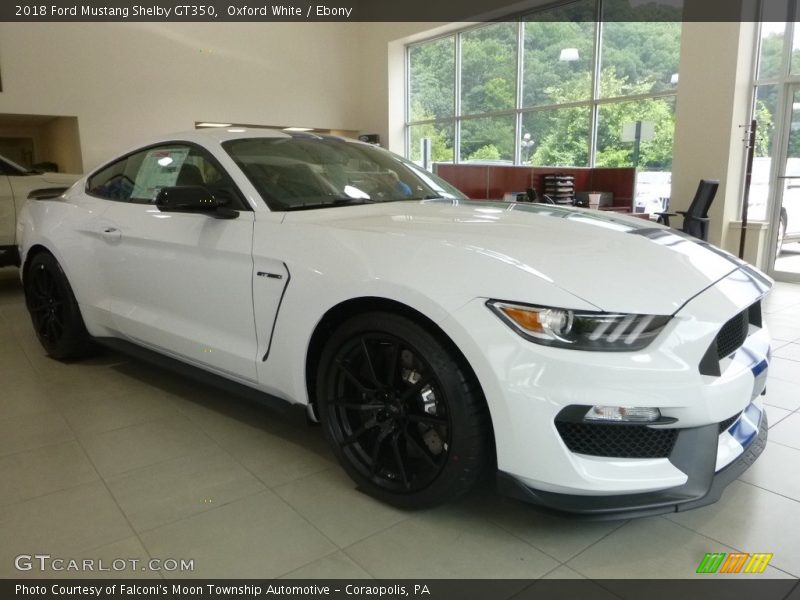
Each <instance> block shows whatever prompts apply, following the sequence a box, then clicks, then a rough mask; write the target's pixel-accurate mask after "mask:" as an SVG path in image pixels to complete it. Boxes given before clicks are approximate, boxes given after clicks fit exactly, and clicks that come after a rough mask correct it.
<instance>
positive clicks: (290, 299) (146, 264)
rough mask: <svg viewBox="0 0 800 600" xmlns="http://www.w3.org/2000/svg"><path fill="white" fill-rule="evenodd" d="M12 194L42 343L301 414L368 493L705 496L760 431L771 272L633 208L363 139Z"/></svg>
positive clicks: (217, 142)
mask: <svg viewBox="0 0 800 600" xmlns="http://www.w3.org/2000/svg"><path fill="white" fill-rule="evenodd" d="M46 196H47V194H44V195H42V196H40V197H39V198H38V199H31V200H29V201H28V202H27V204H26V205H25V208H24V210H23V211H22V214H21V215H20V219H19V223H18V239H19V240H20V243H21V247H20V254H21V257H22V260H23V268H22V279H23V283H24V288H25V294H26V301H27V306H28V310H29V311H30V314H31V317H32V320H33V325H34V327H35V329H36V332H37V334H38V337H39V339H40V340H41V343H42V344H43V346H44V347H45V349H46V350H47V352H48V353H49V354H50V355H51V356H53V357H55V358H75V357H79V356H81V355H82V354H84V353H85V352H86V351H87V350H88V349H89V348H90V346H91V345H92V344H93V343H94V342H97V341H99V342H102V343H105V344H108V345H111V346H115V347H117V348H124V349H129V350H131V351H133V352H137V353H139V354H140V355H143V356H151V357H152V356H154V355H157V356H158V360H159V362H161V363H165V362H169V363H173V364H174V365H176V366H182V367H183V368H184V369H185V370H187V371H190V372H192V373H194V374H195V375H196V376H198V377H203V378H206V379H214V380H215V381H217V382H220V381H224V382H227V385H228V386H229V387H236V388H238V389H240V390H249V391H250V392H254V393H255V394H256V395H257V396H258V397H259V398H261V399H264V400H267V399H276V398H277V399H279V400H281V401H285V402H289V403H300V404H304V405H306V406H307V409H308V412H309V414H310V416H311V418H312V419H314V420H319V421H321V423H322V426H323V429H324V432H325V435H326V437H327V438H328V440H329V441H330V443H331V446H332V448H333V452H334V453H335V454H336V456H337V457H338V459H339V461H340V462H341V463H342V465H343V467H344V468H345V469H346V471H347V472H348V473H349V474H350V476H351V477H352V478H353V479H354V480H355V481H356V482H357V484H358V485H359V486H360V487H361V488H362V489H363V490H365V491H366V492H368V493H370V494H372V495H374V496H376V497H378V498H381V499H383V500H385V501H387V502H390V503H392V504H395V505H399V506H403V507H419V506H426V505H431V504H435V503H438V502H442V501H445V500H447V499H450V498H452V497H455V496H458V495H459V494H463V493H464V492H466V491H467V490H469V489H470V488H471V487H472V486H473V485H474V484H475V483H476V482H477V481H478V480H479V478H481V476H482V475H483V474H485V473H487V472H489V473H491V472H494V471H496V472H497V474H498V477H499V480H500V482H501V484H502V485H501V488H502V489H503V490H504V491H505V492H507V493H512V494H514V495H516V496H519V497H521V498H524V499H527V500H529V501H531V502H534V503H537V504H539V505H543V506H545V507H548V508H552V509H557V510H562V511H570V512H577V513H584V514H589V515H600V516H603V515H621V514H626V515H627V514H654V513H659V512H668V511H675V510H684V509H686V508H691V507H694V506H699V505H702V504H708V503H710V502H713V501H715V500H716V499H717V498H718V497H719V495H720V493H721V492H722V489H723V488H724V487H725V485H726V484H728V483H729V482H730V481H731V480H732V479H734V478H735V477H737V476H738V475H739V474H740V473H741V472H742V471H744V470H745V469H746V468H747V467H748V466H749V465H750V464H751V463H752V461H753V460H754V459H755V457H756V456H757V455H758V454H759V453H760V452H761V450H762V449H763V446H764V442H765V440H766V417H765V415H764V411H763V408H762V404H761V399H760V395H761V394H762V393H763V391H764V389H765V380H766V371H767V364H768V361H769V354H770V350H769V347H770V346H769V338H768V334H767V331H766V329H765V328H764V326H763V324H762V319H761V300H762V299H763V297H764V295H765V294H766V293H767V291H768V290H769V288H770V286H771V281H770V280H769V279H768V278H767V277H765V276H764V275H762V274H761V273H759V272H757V271H756V270H754V269H752V268H751V267H749V266H748V265H746V264H745V263H743V262H741V261H739V260H738V259H736V258H734V257H733V256H731V255H729V254H727V253H725V252H723V251H721V250H719V249H717V248H715V247H713V246H710V245H708V244H706V243H702V242H699V241H698V240H694V239H692V238H688V237H685V236H683V235H682V234H680V233H676V232H675V231H672V230H670V229H666V228H663V227H661V226H658V225H654V224H652V223H650V222H648V221H643V220H641V219H637V218H633V217H623V216H619V215H614V214H606V213H602V212H598V211H591V210H583V209H575V208H567V207H561V206H553V205H545V204H541V205H539V204H525V203H510V204H502V203H491V202H473V201H469V200H468V199H466V198H465V197H464V196H463V195H462V194H460V193H459V192H458V191H457V190H455V189H453V188H452V187H451V186H449V185H448V184H446V183H444V182H443V181H441V180H439V179H437V178H436V177H435V176H433V175H431V174H430V173H428V172H426V171H424V170H422V169H420V168H419V167H417V166H415V165H414V164H412V163H410V162H408V161H405V160H403V159H400V158H398V157H397V156H394V155H392V154H391V153H389V152H387V151H385V150H382V149H380V148H376V147H374V146H371V145H368V144H363V143H359V142H354V141H349V140H344V139H341V138H335V137H323V136H317V135H313V134H308V133H304V134H286V133H283V132H273V131H250V130H244V129H229V130H224V129H222V130H204V131H193V132H190V133H186V134H183V135H177V136H172V137H169V138H165V139H161V140H157V141H154V142H153V143H152V144H151V145H148V146H145V147H141V148H137V149H134V150H131V151H130V152H128V153H127V154H125V155H123V156H121V157H119V158H116V159H114V160H112V161H111V162H109V163H107V164H105V165H103V166H101V167H100V168H98V169H96V170H95V171H94V172H92V173H91V174H89V175H88V176H87V177H85V178H84V179H82V180H80V181H79V182H78V183H77V184H76V185H74V186H73V187H72V188H71V189H69V190H68V191H67V192H65V193H63V194H62V195H58V196H57V197H51V198H47V197H46Z"/></svg>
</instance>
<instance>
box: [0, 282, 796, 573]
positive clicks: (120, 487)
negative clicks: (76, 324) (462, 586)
mask: <svg viewBox="0 0 800 600" xmlns="http://www.w3.org/2000/svg"><path fill="white" fill-rule="evenodd" d="M766 310H767V312H768V315H767V320H768V323H769V325H770V327H771V331H772V334H773V337H774V338H775V340H776V341H775V345H774V349H775V352H774V356H775V358H774V360H773V362H772V365H771V372H770V380H769V387H768V395H767V396H766V403H767V404H768V408H767V412H768V414H769V419H770V424H771V431H770V441H769V443H768V445H767V449H766V451H765V453H764V454H763V455H762V457H761V458H760V460H759V461H758V462H757V463H756V465H755V466H754V467H753V468H752V469H751V470H750V471H748V472H747V473H745V475H744V476H743V477H742V479H741V480H740V481H736V482H734V483H733V484H732V485H731V486H730V487H729V488H728V490H727V492H726V493H725V495H724V497H723V498H722V500H721V501H720V502H719V503H717V504H715V505H712V506H710V507H706V508H702V509H699V510H695V511H690V512H688V513H683V514H679V515H670V516H667V517H652V518H646V519H636V520H630V521H617V522H586V521H581V520H577V519H571V518H562V517H555V516H550V515H545V514H543V513H541V512H539V511H538V510H536V509H534V508H531V507H529V506H526V505H523V504H520V503H517V502H514V501H511V500H507V499H504V498H501V497H498V496H497V495H495V494H494V493H493V492H491V491H489V490H481V491H478V492H476V493H474V494H472V495H471V496H470V497H468V498H466V499H464V500H463V501H461V502H458V503H456V504H453V505H449V506H445V507H441V508H438V509H435V510H428V511H423V512H417V513H408V512H401V511H398V510H394V509H392V508H389V507H387V506H384V505H382V504H380V503H378V502H376V501H373V500H372V499H370V498H368V497H366V496H364V495H363V494H361V493H359V492H358V491H356V490H355V489H354V488H353V485H352V483H351V482H350V480H349V479H348V478H347V477H346V476H345V475H344V474H343V472H342V471H341V469H340V468H339V467H338V466H337V465H336V464H335V463H334V461H333V458H332V456H331V454H330V453H329V452H328V450H327V448H326V446H325V443H324V441H323V439H322V434H321V431H320V429H319V428H309V427H307V426H306V425H305V423H304V421H303V419H302V418H300V415H299V414H297V413H290V414H289V415H288V416H280V415H277V414H275V413H271V412H269V411H268V410H266V409H261V408H259V407H258V406H254V405H251V404H248V403H246V402H244V401H240V400H238V399H237V398H234V397H230V396H226V395H225V394H223V393H219V392H215V391H213V390H208V389H205V388H203V387H201V386H199V385H196V384H193V383H192V382H191V381H188V380H185V379H181V378H180V377H178V376H174V375H171V374H169V373H166V372H163V371H161V370H158V369H155V368H152V367H149V366H147V365H145V364H143V363H139V362H136V361H133V360H128V359H126V358H124V357H120V356H118V355H114V354H111V353H105V354H103V355H101V356H99V357H97V358H95V359H92V360H89V361H86V362H80V363H74V364H69V365H65V364H61V363H58V362H56V361H53V360H51V359H49V358H47V357H46V356H45V355H44V354H43V352H42V350H41V348H40V346H39V345H38V343H37V341H36V339H35V337H34V334H33V331H32V329H31V326H30V323H29V320H28V315H27V313H26V311H25V308H24V306H23V299H22V292H21V289H20V286H19V283H18V279H17V271H16V270H15V269H0V482H1V483H0V532H2V534H0V577H2V578H10V577H17V576H25V575H26V573H21V572H19V571H16V570H15V567H14V559H15V557H16V556H18V555H20V554H49V555H51V556H52V557H54V558H55V557H60V558H64V559H79V560H83V559H103V560H104V561H105V564H106V565H109V564H111V561H112V560H114V559H123V560H125V559H136V558H138V559H141V560H146V559H147V558H148V557H153V558H160V559H162V560H165V559H169V558H172V559H177V560H180V559H187V560H188V559H193V560H194V571H193V572H191V573H174V574H172V575H171V576H176V577H178V576H191V577H259V578H269V577H280V576H285V577H323V578H360V577H376V578H394V577H413V578H436V577H493V578H526V579H530V578H539V577H551V578H576V577H581V576H585V577H591V578H601V577H605V578H629V577H642V578H686V577H692V576H693V575H694V573H695V570H696V568H697V566H698V564H699V562H700V560H701V559H702V558H703V556H704V554H705V553H706V552H730V551H732V550H734V549H735V550H738V551H742V552H772V553H774V558H773V559H772V562H771V564H770V567H769V568H768V571H767V572H766V573H765V575H766V576H770V577H791V576H793V577H798V576H800V536H798V531H800V285H789V284H778V285H777V286H776V289H775V291H774V292H773V294H772V295H771V297H770V298H769V300H768V302H767V305H766ZM89 574H90V573H80V574H79V573H65V572H61V573H51V574H50V576H56V575H60V576H64V575H73V576H77V575H80V576H85V575H89ZM27 575H28V576H33V575H36V576H41V574H39V573H36V572H34V571H30V572H27ZM103 575H104V576H108V575H109V573H104V574H103ZM121 575H126V576H131V575H137V576H149V577H152V576H154V573H142V572H141V571H139V570H137V571H135V572H133V573H131V572H128V571H126V572H122V573H121ZM155 575H157V574H155ZM739 577H741V575H739Z"/></svg>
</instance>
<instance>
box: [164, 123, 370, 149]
mask: <svg viewBox="0 0 800 600" xmlns="http://www.w3.org/2000/svg"><path fill="white" fill-rule="evenodd" d="M255 138H284V139H292V138H299V139H320V140H323V139H337V140H345V139H346V140H347V141H351V142H356V143H362V142H358V140H350V139H348V138H343V137H340V136H335V135H326V134H318V133H314V132H311V131H292V132H287V131H281V130H278V129H265V128H261V127H236V126H231V127H204V128H201V129H192V130H189V131H183V132H178V133H172V134H169V135H165V136H161V137H159V138H158V139H156V140H153V141H152V142H151V143H162V142H172V141H178V140H182V141H187V142H195V143H197V144H200V145H204V144H208V143H209V142H216V143H222V142H227V141H229V140H241V139H255Z"/></svg>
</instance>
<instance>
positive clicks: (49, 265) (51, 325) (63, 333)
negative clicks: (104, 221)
mask: <svg viewBox="0 0 800 600" xmlns="http://www.w3.org/2000/svg"><path fill="white" fill-rule="evenodd" d="M23 287H24V289H25V304H26V305H27V308H28V312H29V313H30V315H31V321H32V322H33V328H34V330H35V331H36V337H38V338H39V342H40V343H41V344H42V346H43V347H44V349H45V351H47V354H49V355H50V356H52V357H53V358H56V359H59V360H65V359H70V358H81V357H83V356H86V355H87V354H89V352H90V350H91V346H92V342H91V337H90V336H89V333H88V332H87V331H86V326H85V325H84V323H83V318H82V317H81V312H80V309H79V308H78V302H77V300H75V295H74V294H73V293H72V288H71V287H70V285H69V281H67V276H66V275H65V274H64V271H63V270H62V269H61V265H59V264H58V261H57V260H56V259H55V257H53V255H52V254H48V253H47V252H41V253H39V254H37V255H36V256H34V257H33V258H32V259H31V262H30V264H29V265H28V268H27V269H26V270H25V278H24V282H23Z"/></svg>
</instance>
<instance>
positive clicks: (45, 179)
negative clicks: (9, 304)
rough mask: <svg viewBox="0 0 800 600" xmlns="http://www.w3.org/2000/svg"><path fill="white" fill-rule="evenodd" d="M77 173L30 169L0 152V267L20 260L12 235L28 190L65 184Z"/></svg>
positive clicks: (69, 184) (77, 177)
mask: <svg viewBox="0 0 800 600" xmlns="http://www.w3.org/2000/svg"><path fill="white" fill-rule="evenodd" d="M80 177H81V176H80V175H67V174H64V173H40V172H38V171H31V170H29V169H26V168H25V167H21V166H19V165H18V164H16V163H15V162H12V161H10V160H8V159H7V158H3V157H2V156H0V267H5V266H8V265H18V264H19V254H18V253H17V245H16V239H15V233H16V222H17V214H19V212H20V210H21V209H22V205H23V204H24V202H25V199H26V198H27V197H28V194H30V193H31V192H32V191H34V190H37V189H41V188H52V187H53V186H63V187H64V188H67V187H69V186H71V185H72V184H73V183H75V182H76V181H77V180H78V179H80Z"/></svg>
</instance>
